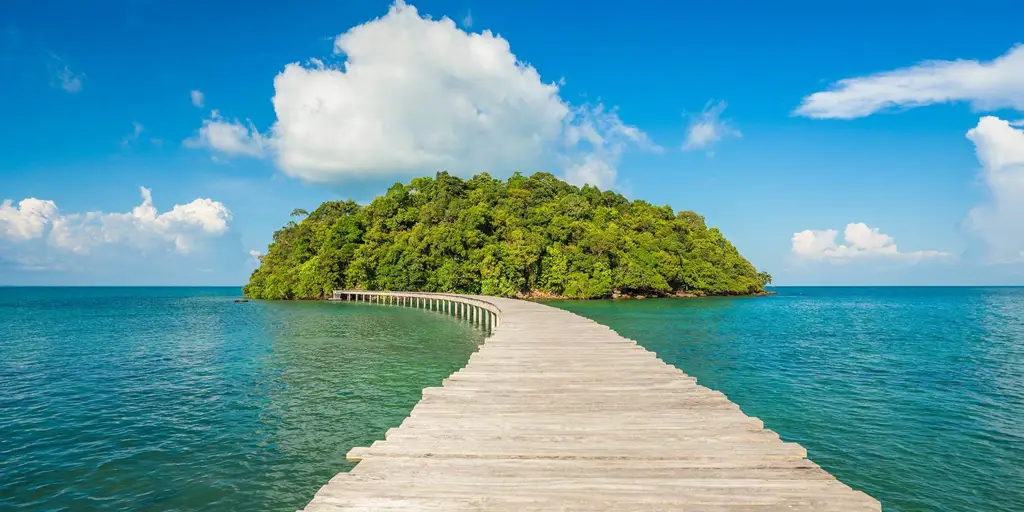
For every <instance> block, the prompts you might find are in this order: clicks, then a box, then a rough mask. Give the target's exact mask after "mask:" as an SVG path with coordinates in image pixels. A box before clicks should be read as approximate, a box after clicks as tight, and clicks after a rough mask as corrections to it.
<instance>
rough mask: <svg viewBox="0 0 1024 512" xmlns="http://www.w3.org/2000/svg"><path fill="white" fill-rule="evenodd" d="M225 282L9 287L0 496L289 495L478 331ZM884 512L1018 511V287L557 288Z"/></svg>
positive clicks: (90, 499)
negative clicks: (282, 298)
mask: <svg viewBox="0 0 1024 512" xmlns="http://www.w3.org/2000/svg"><path fill="white" fill-rule="evenodd" d="M238 292H239V290H238V289H198V288H192V289H187V288H182V289H174V288H148V289H147V288H109V289H103V288H65V289H46V288H0V510H4V511H6V510H154V511H155V510H218V511H219V510H247V511H248V510H295V509H296V508H298V507H301V506H302V505H303V504H305V503H306V502H307V501H308V500H309V499H310V498H311V497H312V495H313V493H315V491H316V490H317V489H318V488H319V487H320V486H321V485H323V484H324V483H325V482H326V481H327V480H328V479H329V478H330V477H331V476H333V475H334V474H335V473H337V472H338V471H342V470H345V469H347V468H349V467H350V466H349V465H348V464H347V463H346V462H345V460H344V456H345V453H346V452H347V451H348V449H349V448H350V447H352V446H362V445H368V444H369V443H371V442H372V441H373V440H375V439H380V438H382V437H383V434H384V432H385V431H386V430H387V429H388V428H389V427H391V426H394V425H397V424H398V423H400V422H401V420H402V419H403V418H404V417H405V416H406V415H407V414H408V411H409V410H410V409H411V408H412V406H413V404H415V403H416V401H417V400H418V399H419V397H420V390H421V389H422V388H424V387H427V386H434V385H437V384H438V383H439V382H440V380H441V379H442V378H443V377H445V376H447V375H448V374H449V373H451V372H452V371H454V370H455V369H457V368H460V367H461V366H463V365H464V364H465V362H466V360H467V358H468V356H469V354H470V353H471V352H472V351H473V350H474V349H475V346H476V344H478V343H479V342H480V341H482V335H481V334H480V333H479V331H476V330H474V329H473V328H471V327H470V326H468V325H466V324H460V323H457V322H454V321H451V320H450V319H447V318H445V317H441V316H439V315H437V314H434V313H429V312H424V311H418V310H411V309H404V308H391V307H379V306H373V305H367V304H353V303H343V304H328V303H315V302H314V303H310V302H307V303H272V302H249V303H243V304H235V303H233V302H232V301H231V299H232V298H233V297H236V296H237V294H238ZM553 305H557V306H559V307H563V308H566V309H569V310H572V311H576V312H578V313H580V314H583V315H585V316H589V317H591V318H594V319H595V320H598V321H600V322H602V323H605V324H607V325H610V326H612V327H613V328H615V329H616V330H618V331H619V332H620V333H621V334H623V335H624V336H627V337H630V338H633V339H636V340H638V341H639V342H641V343H642V344H643V345H645V346H646V347H647V348H649V349H651V350H654V351H656V352H658V354H659V355H660V356H661V357H662V358H663V359H664V360H666V361H667V362H669V363H672V364H676V365H678V366H679V367H681V368H683V369H684V370H685V371H687V372H688V373H690V374H692V375H694V376H696V377H697V378H698V379H699V381H700V382H701V383H702V384H704V385H706V386H709V387H712V388H714V389H718V390H721V391H723V392H725V393H726V394H727V395H729V397H730V398H731V399H733V400H734V401H736V402H737V403H739V404H740V405H741V406H742V407H743V409H744V411H745V412H747V413H748V414H750V415H753V416H757V417H760V418H762V419H763V420H764V422H765V424H766V425H767V426H768V427H769V428H772V429H774V430H776V431H778V432H779V433H780V434H781V435H782V436H783V437H784V438H785V439H787V440H791V441H796V442H799V443H801V444H803V445H804V446H805V447H807V449H808V452H809V455H810V456H811V457H812V458H813V459H814V460H815V461H816V462H818V463H819V464H821V465H822V466H824V467H825V468H826V469H828V470H829V471H831V472H833V473H834V474H836V475H837V476H839V477H840V478H841V479H842V480H843V481H845V482H847V483H849V484H851V485H853V486H854V487H856V488H858V489H862V490H865V491H867V492H869V493H870V494H872V495H873V496H875V497H877V498H879V499H880V500H881V501H882V502H883V504H884V505H885V508H886V510H894V511H918V510H920V511H926V510H927V511H953V512H959V511H963V512H967V511H972V512H974V511H1010V510H1017V511H1019V510H1024V289H1011V288H785V289H780V293H779V295H777V296H773V297H764V298H750V299H699V300H643V301H592V302H556V303H553Z"/></svg>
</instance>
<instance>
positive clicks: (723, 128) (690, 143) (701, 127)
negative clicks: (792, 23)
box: [683, 100, 743, 154]
mask: <svg viewBox="0 0 1024 512" xmlns="http://www.w3.org/2000/svg"><path fill="white" fill-rule="evenodd" d="M726 106H727V104H726V103H725V102H724V101H719V102H715V101H714V100H710V101H708V103H707V105H705V106H704V110H702V111H701V113H700V114H698V115H695V116H692V117H691V119H690V125H689V127H688V128H687V129H686V140H685V141H683V151H693V150H701V149H702V150H708V151H709V154H712V153H710V149H711V147H712V146H713V145H714V144H715V143H717V142H718V141H720V140H722V139H724V138H726V137H742V136H743V134H741V133H740V131H739V130H737V129H735V128H733V127H732V126H730V124H729V123H728V122H726V120H724V119H722V112H723V111H725V108H726Z"/></svg>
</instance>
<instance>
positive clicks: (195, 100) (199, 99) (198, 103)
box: [191, 89, 205, 108]
mask: <svg viewBox="0 0 1024 512" xmlns="http://www.w3.org/2000/svg"><path fill="white" fill-rule="evenodd" d="M191 96H192V105H194V106H195V107H196V108H203V101H204V99H205V96H203V91H200V90H198V89H193V90H192V93H191Z"/></svg>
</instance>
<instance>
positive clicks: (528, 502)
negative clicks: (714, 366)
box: [304, 290, 881, 512]
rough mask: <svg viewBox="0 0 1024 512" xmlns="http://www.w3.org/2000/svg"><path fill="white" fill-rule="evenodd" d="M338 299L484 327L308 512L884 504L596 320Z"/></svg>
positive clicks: (368, 294)
mask: <svg viewBox="0 0 1024 512" xmlns="http://www.w3.org/2000/svg"><path fill="white" fill-rule="evenodd" d="M332 300H355V301H362V302H372V303H381V304H393V305H399V306H411V307H419V308H424V309H430V310H433V311H438V312H439V313H443V314H446V315H451V316H453V317H456V318H459V319H465V320H468V321H470V322H473V323H474V325H477V324H479V325H480V326H481V327H482V328H483V329H484V331H485V332H486V333H488V334H489V335H490V336H489V337H488V338H487V339H486V341H485V342H484V343H483V345H481V346H480V349H479V350H478V351H477V352H476V353H474V354H473V355H472V356H470V358H469V362H468V364H467V365H466V366H465V367H464V368H463V369H461V370H459V371H457V372H455V373H454V374H452V375H451V376H449V377H448V378H446V379H444V381H443V382H442V383H441V386H439V387H432V388H426V389H424V390H423V399H422V400H421V401H420V402H419V403H418V404H416V406H415V407H414V408H413V410H412V412H411V413H410V415H409V417H408V418H406V419H405V421H403V422H402V424H401V425H399V426H397V427H395V428H392V429H390V430H388V432H387V433H386V434H385V439H384V440H380V441H376V442H374V443H373V444H372V445H370V446H368V447H357V448H353V449H352V450H351V451H349V453H348V459H349V460H351V461H354V462H358V464H357V465H356V466H355V468H353V469H352V470H351V471H350V472H347V473H339V474H338V475H337V476H335V477H334V478H332V479H331V481H330V482H328V483H327V484H326V485H324V486H323V487H322V488H321V489H320V491H319V492H317V494H316V496H314V497H313V500H312V501H310V502H309V504H308V505H307V506H306V508H305V509H304V510H305V511H307V512H328V511H342V510H345V511H353V510H360V511H370V510H388V511H397V510H428V511H465V510H474V511H483V510H495V511H508V512H512V511H515V512H520V511H526V512H529V511H541V510H560V511H581V512H582V511H594V510H606V511H612V510H616V511H617V510H685V511H694V512H726V511H735V512H740V511H742V512H755V511H775V510H779V511H783V510H785V511H806V512H812V511H813V512H819V511H820V512H837V511H865V512H867V511H871V512H878V511H880V510H881V506H880V505H879V503H878V501H877V500H875V499H874V498H872V497H870V496H868V495H867V494H864V493H863V492H860V491H856V490H853V489H851V488H850V487H849V486H847V485H845V484H843V483H842V482H839V481H838V480H836V479H835V478H834V477H833V476H832V475H830V474H829V473H828V472H826V471H825V470H823V469H822V468H820V467H819V466H818V465H816V464H814V463H813V462H811V461H810V460H808V459H807V458H806V456H807V452H806V450H804V448H803V447H802V446H800V445H798V444H795V443H789V442H785V441H783V440H782V439H780V438H779V436H778V434H776V433H775V432H772V431H771V430H768V429H765V428H764V425H763V423H762V422H761V421H760V420H758V419H757V418H752V417H749V416H747V415H745V414H744V413H743V412H742V411H741V410H740V408H739V406H737V405H736V404H734V403H733V402H731V401H730V400H729V399H728V398H727V397H726V396H725V395H723V394H722V393H720V392H717V391H713V390H711V389H708V388H706V387H703V386H701V385H699V384H697V382H696V380H695V379H694V378H693V377H690V376H688V375H686V374H685V373H683V372H682V371H681V370H679V369H678V368H676V367H674V366H672V365H668V364H665V363H664V362H663V361H661V359H659V358H658V357H657V355H655V354H654V353H652V352H650V351H647V350H645V349H644V348H643V347H641V346H640V345H638V344H637V343H636V342H635V341H632V340H628V339H626V338H623V337H621V336H619V335H618V334H616V333H615V332H614V331H612V330H611V329H609V328H608V327H605V326H603V325H601V324H598V323H596V322H594V321H592V320H589V319H586V318H583V317H581V316H578V315H576V314H573V313H570V312H568V311H565V310H561V309H557V308H553V307H549V306H545V305H542V304H538V303H534V302H527V301H520V300H514V299H504V298H495V297H483V296H475V295H460V294H445V293H421V292H372V291H361V290H360V291H356V290H339V291H335V292H334V294H333V297H332Z"/></svg>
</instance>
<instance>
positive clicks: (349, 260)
mask: <svg viewBox="0 0 1024 512" xmlns="http://www.w3.org/2000/svg"><path fill="white" fill-rule="evenodd" d="M292 216H294V217H299V218H301V220H300V221H299V222H295V221H289V222H288V224H287V225H285V226H284V227H283V228H281V229H280V230H278V231H277V232H276V233H274V241H273V242H272V243H271V244H270V248H269V250H268V251H267V254H266V255H265V256H263V257H262V258H261V262H260V266H259V268H257V269H256V271H255V272H253V274H252V277H251V278H250V280H249V284H248V285H246V287H245V294H246V295H248V296H250V297H255V298H264V299H307V298H308V299H314V298H323V297H325V296H329V295H330V293H331V290H333V289H339V288H352V289H368V290H422V291H433V292H462V293H481V294H485V295H498V296H505V297H513V296H526V295H533V294H542V295H549V296H561V297H570V298H579V299H587V298H598V297H611V296H615V295H618V294H623V295H643V296H664V295H684V294H686V295H743V294H751V293H757V292H761V291H763V290H764V287H765V286H766V285H767V284H769V283H771V276H770V275H769V274H768V273H766V272H758V271H757V269H755V268H754V266H753V265H751V264H750V262H748V261H747V260H746V259H745V258H743V256H741V255H740V254H739V252H738V251H737V250H736V248H735V247H734V246H733V245H732V244H731V243H729V241H728V240H726V239H725V237H724V236H723V235H722V233H721V232H720V231H719V230H718V229H717V228H710V229H709V228H708V227H707V225H706V224H705V220H704V217H702V216H700V215H698V214H696V213H694V212H691V211H681V212H675V211H673V210H672V208H670V207H668V206H654V205H652V204H649V203H647V202H644V201H629V200H627V199H626V198H625V197H623V196H622V195H620V194H616V193H614V192H611V191H601V190H598V189H597V188H595V187H592V186H589V185H588V186H585V187H583V188H578V187H575V186H572V185H570V184H568V183H565V182H563V181H561V180H559V179H557V178H556V177H555V176H553V175H551V174H548V173H537V174H534V175H532V176H524V175H522V174H519V173H516V174H515V175H513V176H512V177H511V178H509V179H508V180H507V181H501V180H498V179H495V178H493V177H491V176H489V175H488V174H486V173H484V174H478V175H476V176H474V177H473V178H470V179H469V180H462V179H460V178H458V177H455V176H451V175H449V174H448V173H445V172H442V173H438V174H437V176H435V177H434V178H416V179H413V180H412V181H411V182H410V183H408V184H402V183H395V184H394V185H393V186H392V187H391V188H390V189H388V191H387V192H386V193H385V194H384V195H382V196H380V197H378V198H376V199H374V200H373V202H372V203H370V204H369V205H366V206H359V205H358V204H356V203H354V202H352V201H332V202H327V203H324V204H322V205H321V206H320V207H319V208H317V209H316V210H314V211H313V212H306V211H305V210H302V209H300V208H296V209H295V210H294V211H293V212H292Z"/></svg>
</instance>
